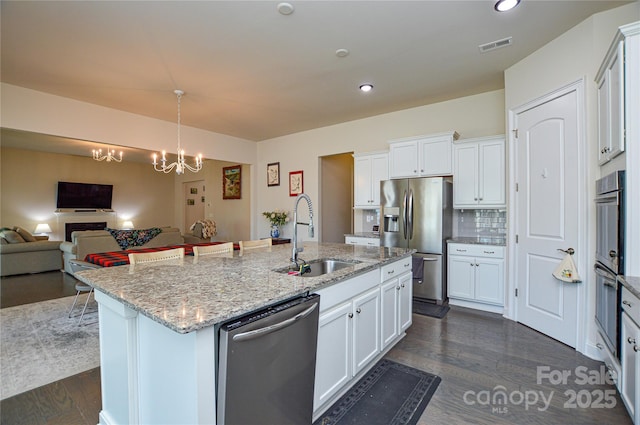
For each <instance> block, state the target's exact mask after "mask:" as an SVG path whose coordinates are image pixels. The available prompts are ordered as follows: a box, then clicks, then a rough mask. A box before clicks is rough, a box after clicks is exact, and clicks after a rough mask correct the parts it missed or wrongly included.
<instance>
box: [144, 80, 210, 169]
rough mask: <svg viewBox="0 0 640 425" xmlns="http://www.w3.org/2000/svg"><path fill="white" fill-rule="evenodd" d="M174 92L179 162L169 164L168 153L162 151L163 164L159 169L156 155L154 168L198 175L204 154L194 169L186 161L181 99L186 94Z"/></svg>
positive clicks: (154, 156)
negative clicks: (176, 110) (176, 98)
mask: <svg viewBox="0 0 640 425" xmlns="http://www.w3.org/2000/svg"><path fill="white" fill-rule="evenodd" d="M173 92H174V93H175V94H176V96H177V97H178V160H177V161H176V162H172V163H171V164H167V151H162V159H161V160H160V162H161V163H162V164H160V166H159V167H158V165H159V164H158V155H157V154H155V153H154V154H153V168H154V169H155V170H156V171H161V172H163V173H170V172H171V171H172V170H173V169H174V168H175V169H176V174H182V173H184V172H185V170H189V171H191V172H194V173H197V172H198V171H200V170H201V169H202V154H198V156H196V166H195V167H192V166H191V165H189V164H187V163H186V162H185V161H184V149H182V147H181V146H180V99H181V98H182V96H183V95H184V92H183V91H182V90H174V91H173Z"/></svg>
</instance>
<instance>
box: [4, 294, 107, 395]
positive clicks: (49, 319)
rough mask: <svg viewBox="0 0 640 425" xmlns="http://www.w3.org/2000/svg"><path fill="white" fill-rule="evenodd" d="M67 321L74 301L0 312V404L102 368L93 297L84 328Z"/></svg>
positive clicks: (60, 300)
mask: <svg viewBox="0 0 640 425" xmlns="http://www.w3.org/2000/svg"><path fill="white" fill-rule="evenodd" d="M86 297H87V295H86V294H83V295H81V296H80V297H79V298H78V303H80V307H77V306H76V308H75V313H76V317H72V318H69V317H67V314H68V311H69V308H70V307H71V304H72V303H73V297H65V298H58V299H54V300H49V301H43V302H39V303H33V304H25V305H20V306H16V307H9V308H3V309H0V397H1V399H2V400H4V399H5V398H8V397H12V396H14V395H16V394H20V393H23V392H25V391H28V390H32V389H34V388H37V387H40V386H42V385H45V384H49V383H51V382H55V381H58V380H60V379H62V378H66V377H68V376H72V375H75V374H78V373H80V372H84V371H86V370H89V369H92V368H95V367H97V366H99V365H100V344H99V340H98V315H97V308H98V306H97V304H96V302H95V300H94V299H93V296H92V297H91V301H89V305H88V307H87V313H85V316H84V319H83V321H82V325H81V326H78V315H79V313H80V311H81V309H82V306H83V305H84V302H85V300H86Z"/></svg>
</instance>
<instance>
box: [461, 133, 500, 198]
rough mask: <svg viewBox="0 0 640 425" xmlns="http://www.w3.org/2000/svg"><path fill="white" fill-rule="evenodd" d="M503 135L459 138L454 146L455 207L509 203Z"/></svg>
mask: <svg viewBox="0 0 640 425" xmlns="http://www.w3.org/2000/svg"><path fill="white" fill-rule="evenodd" d="M505 173H506V169H505V143H504V136H492V137H482V138H477V139H468V140H460V141H458V142H456V143H455V144H454V146H453V207H454V208H502V207H505V206H506V180H505Z"/></svg>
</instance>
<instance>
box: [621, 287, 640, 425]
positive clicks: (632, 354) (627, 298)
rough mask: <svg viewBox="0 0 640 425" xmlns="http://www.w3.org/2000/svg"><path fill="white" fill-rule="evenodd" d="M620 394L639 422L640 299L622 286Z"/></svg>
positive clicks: (635, 421)
mask: <svg viewBox="0 0 640 425" xmlns="http://www.w3.org/2000/svg"><path fill="white" fill-rule="evenodd" d="M621 299H622V315H621V318H622V320H621V326H620V330H621V342H620V364H621V369H622V376H621V380H620V381H621V382H620V384H621V385H620V387H621V388H620V396H621V397H622V400H623V402H624V404H625V406H626V407H627V411H628V412H629V416H631V418H632V419H633V422H634V423H635V424H640V408H639V407H638V406H640V377H638V375H639V374H640V299H638V298H637V297H635V296H634V295H633V294H631V292H629V291H628V290H627V289H626V288H624V287H623V288H622V296H621Z"/></svg>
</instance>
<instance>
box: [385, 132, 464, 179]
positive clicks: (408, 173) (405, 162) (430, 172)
mask: <svg viewBox="0 0 640 425" xmlns="http://www.w3.org/2000/svg"><path fill="white" fill-rule="evenodd" d="M457 139H458V133H456V132H455V131H450V132H447V133H440V134H434V135H429V136H420V137H412V138H408V139H400V140H393V141H391V142H389V177H390V178H392V179H398V178H405V177H422V176H450V175H451V174H452V173H453V167H452V156H451V153H452V146H453V141H454V140H457Z"/></svg>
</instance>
